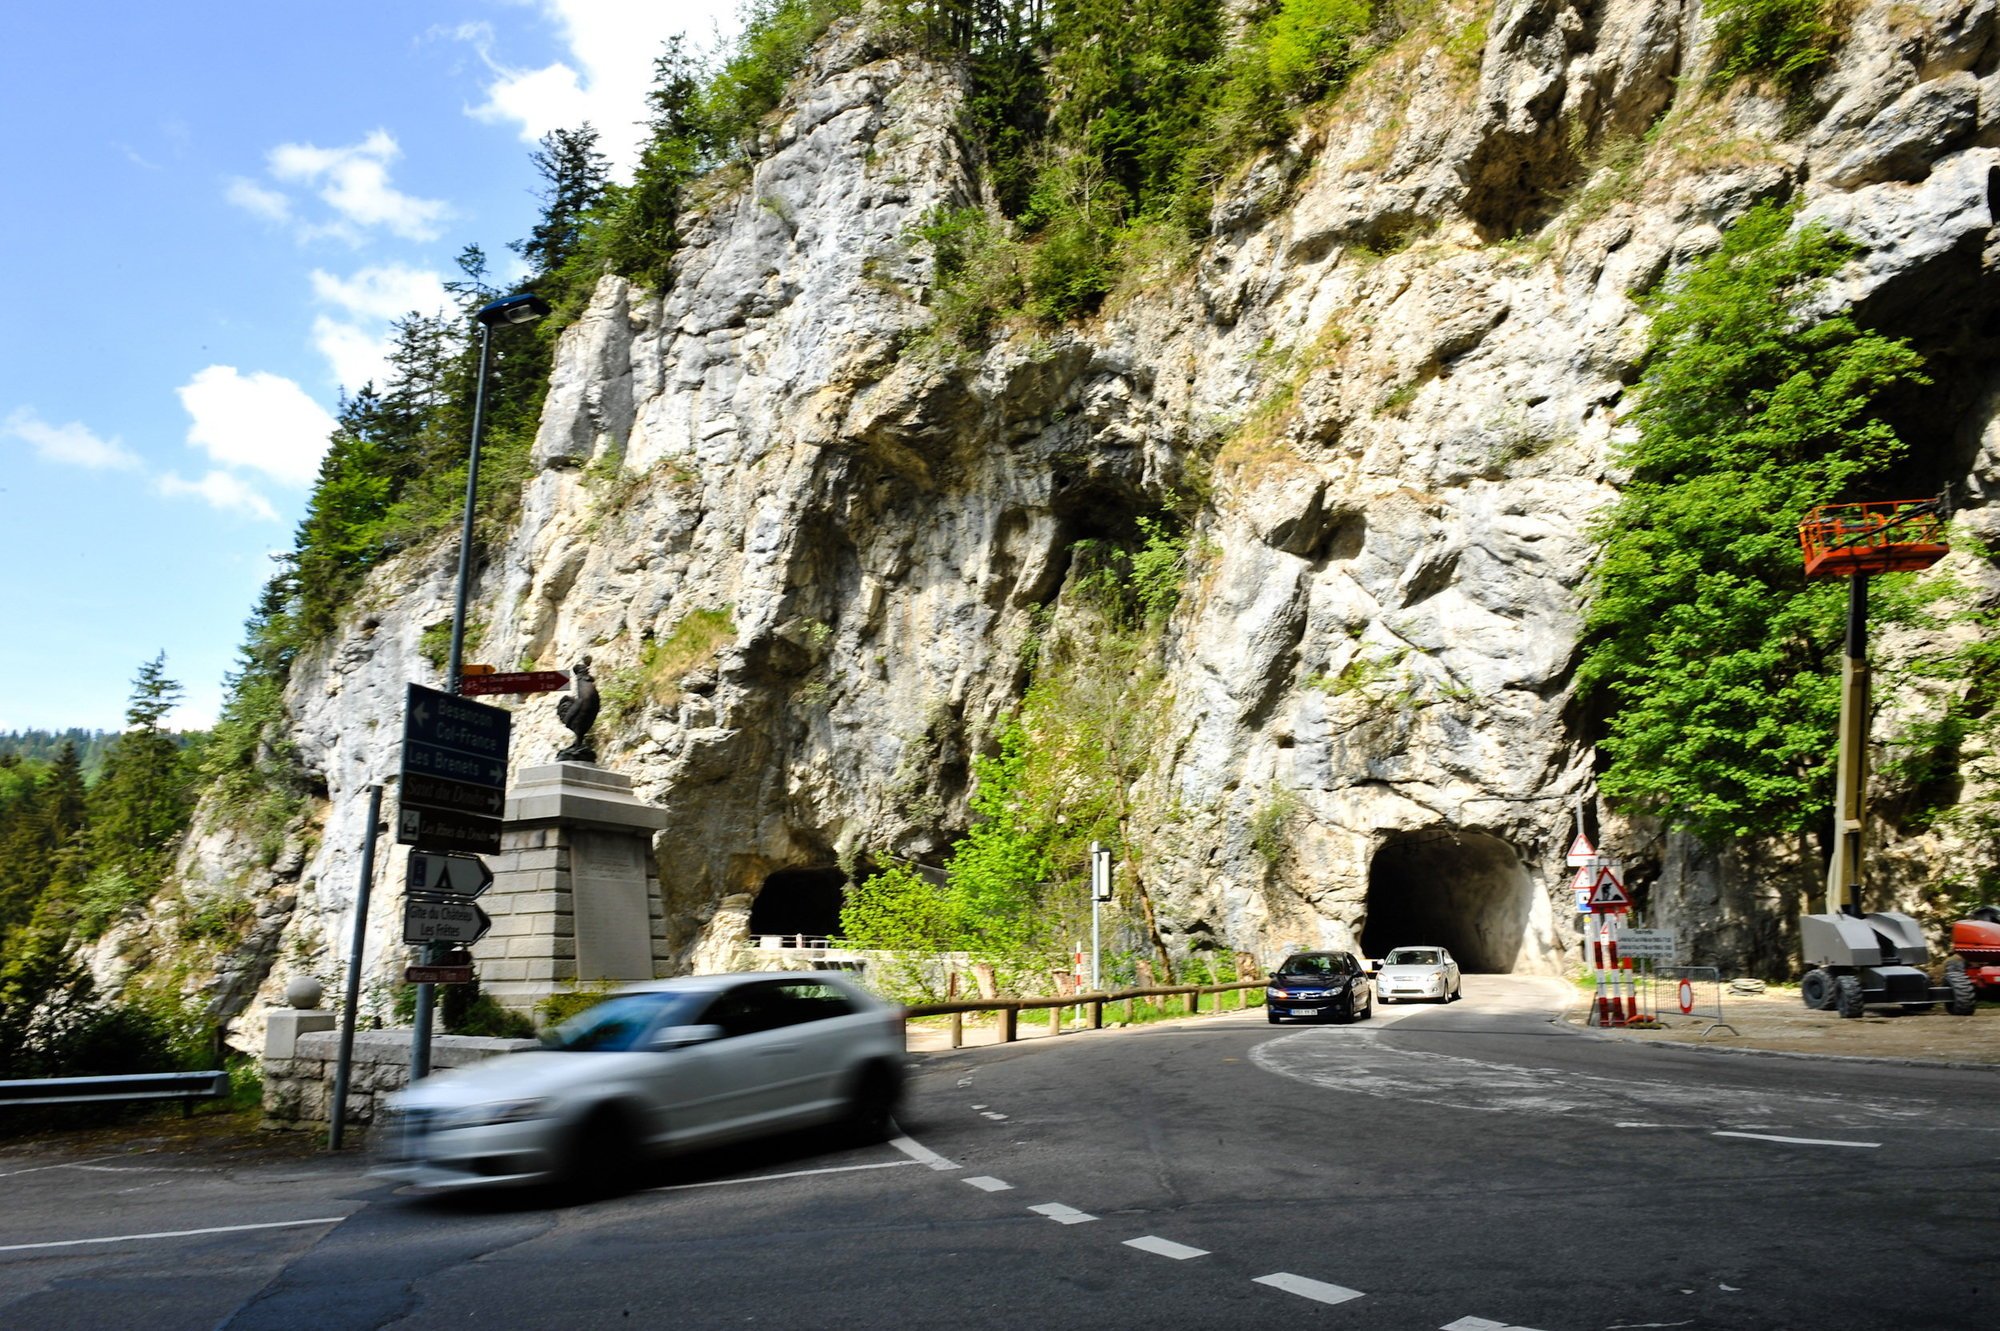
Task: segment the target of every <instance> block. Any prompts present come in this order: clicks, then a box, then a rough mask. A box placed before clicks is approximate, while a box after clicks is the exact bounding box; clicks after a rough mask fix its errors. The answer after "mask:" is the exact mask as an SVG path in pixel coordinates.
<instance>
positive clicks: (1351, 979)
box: [1264, 952, 1375, 1025]
mask: <svg viewBox="0 0 2000 1331" xmlns="http://www.w3.org/2000/svg"><path fill="white" fill-rule="evenodd" d="M1374 1011H1375V998H1374V995H1373V994H1372V993H1370V992H1369V989H1368V972H1367V971H1365V970H1363V969H1362V968H1361V963H1360V962H1359V961H1356V960H1355V959H1354V954H1353V953H1351V952H1294V953H1293V954H1292V955H1291V956H1289V957H1286V958H1285V960H1284V962H1283V963H1282V964H1281V965H1279V967H1278V969H1277V970H1275V971H1273V972H1271V982H1270V984H1269V985H1268V986H1266V988H1265V990H1264V1015H1265V1016H1266V1017H1267V1018H1269V1019H1270V1021H1271V1023H1272V1024H1273V1025H1275V1024H1277V1023H1278V1022H1280V1021H1282V1020H1284V1019H1285V1018H1287V1017H1299V1018H1306V1019H1310V1020H1313V1021H1326V1020H1329V1019H1332V1018H1338V1019H1339V1020H1341V1021H1366V1020H1367V1019H1368V1018H1369V1017H1370V1016H1371V1015H1372V1014H1373V1013H1374Z"/></svg>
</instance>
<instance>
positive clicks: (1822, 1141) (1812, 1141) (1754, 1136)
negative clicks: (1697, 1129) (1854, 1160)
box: [1708, 1132, 1882, 1150]
mask: <svg viewBox="0 0 2000 1331" xmlns="http://www.w3.org/2000/svg"><path fill="white" fill-rule="evenodd" d="M1708 1135H1709V1136H1711V1137H1748V1138H1750V1139H1751V1140H1752V1141H1760V1142H1789V1143H1790V1144H1791V1145H1793V1146H1860V1147H1864V1148H1866V1149H1868V1150H1873V1149H1875V1148H1876V1147H1878V1146H1880V1145H1881V1144H1882V1143H1881V1142H1844V1141H1835V1140H1833V1139H1831V1138H1828V1137H1779V1136H1776V1135H1774V1134H1772V1133H1769V1132H1711V1133H1709V1134H1708Z"/></svg>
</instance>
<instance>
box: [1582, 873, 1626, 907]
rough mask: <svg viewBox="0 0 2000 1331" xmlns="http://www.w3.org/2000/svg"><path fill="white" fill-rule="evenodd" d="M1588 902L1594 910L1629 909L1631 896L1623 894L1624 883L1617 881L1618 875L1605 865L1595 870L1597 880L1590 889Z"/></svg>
mask: <svg viewBox="0 0 2000 1331" xmlns="http://www.w3.org/2000/svg"><path fill="white" fill-rule="evenodd" d="M1590 904H1591V906H1592V908H1593V909H1596V910H1629V909H1631V906H1632V898H1631V897H1629V896H1627V895H1625V884H1623V883H1621V882H1619V881H1618V875H1617V874H1615V873H1613V872H1611V869H1610V867H1609V866H1608V865H1607V866H1606V867H1605V868H1602V869H1599V870H1598V871H1597V882H1596V883H1595V884H1593V885H1592V887H1591V889H1590Z"/></svg>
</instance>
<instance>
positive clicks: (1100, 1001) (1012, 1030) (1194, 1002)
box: [903, 979, 1270, 1049]
mask: <svg viewBox="0 0 2000 1331" xmlns="http://www.w3.org/2000/svg"><path fill="white" fill-rule="evenodd" d="M1269 983H1270V981H1269V980H1267V979H1257V980H1232V981H1231V982H1229V983H1228V984H1167V985H1156V986H1152V987H1150V988H1142V989H1112V990H1093V991H1091V992H1089V993H1083V994H1065V995H1061V996H1055V997H1042V998H975V999H961V1000H957V1001H954V1002H949V1003H914V1004H911V1005H910V1006H909V1007H906V1008H904V1009H903V1016H904V1018H905V1019H908V1018H911V1017H944V1016H949V1017H950V1018H951V1047H952V1048H953V1049H958V1048H961V1047H962V1046H963V1045H964V1042H965V1014H966V1013H968V1012H998V1013H999V1014H1000V1043H1002V1044H1012V1043H1013V1042H1014V1040H1015V1039H1016V1038H1017V1036H1018V1034H1019V1029H1018V1028H1019V1025H1020V1018H1021V1014H1022V1013H1023V1012H1033V1011H1038V1010H1041V1009H1044V1008H1045V1009H1047V1010H1048V1014H1049V1034H1051V1035H1058V1034H1061V1032H1062V1014H1063V1009H1064V1008H1084V1007H1087V1008H1089V1009H1090V1029H1091V1030H1093V1031H1094V1030H1100V1029H1102V1028H1103V1026H1104V1007H1105V1004H1107V1003H1123V1004H1124V1005H1125V1020H1126V1021H1130V1020H1132V1001H1133V1000H1134V999H1137V998H1170V997H1172V996H1174V995H1176V994H1179V995H1182V996H1184V997H1185V999H1186V1002H1187V1010H1188V1015H1189V1016H1194V1015H1195V1014H1197V1013H1199V1012H1200V1011H1201V999H1202V995H1203V994H1212V995H1215V997H1216V1003H1215V1008H1216V1010H1218V1011H1219V1010H1221V1006H1222V997H1221V996H1222V995H1224V994H1232V993H1235V994H1241V995H1242V998H1241V999H1240V1000H1239V1001H1238V1003H1237V1005H1236V1006H1237V1009H1238V1010H1239V1011H1241V1010H1243V1009H1246V1008H1249V1007H1251V1006H1252V1004H1251V1002H1250V991H1251V990H1253V989H1255V990H1258V991H1260V992H1259V996H1258V997H1259V1002H1260V1003H1261V1001H1262V993H1261V991H1262V990H1263V988H1264V986H1265V985H1267V984H1269Z"/></svg>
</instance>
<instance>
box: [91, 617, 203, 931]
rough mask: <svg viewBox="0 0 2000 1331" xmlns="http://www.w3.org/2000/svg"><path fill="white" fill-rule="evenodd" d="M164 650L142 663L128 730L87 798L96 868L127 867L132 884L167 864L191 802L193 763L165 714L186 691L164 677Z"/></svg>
mask: <svg viewBox="0 0 2000 1331" xmlns="http://www.w3.org/2000/svg"><path fill="white" fill-rule="evenodd" d="M166 667H167V658H166V653H164V652H162V653H161V654H160V655H158V656H156V657H154V658H153V659H152V660H151V661H148V662H146V663H145V664H144V665H142V666H140V667H139V674H138V677H137V678H136V679H134V680H133V681H132V700H131V703H130V705H128V706H127V708H126V709H125V722H126V727H127V728H126V731H125V733H124V734H122V735H120V736H119V737H118V740H117V742H116V743H115V744H113V745H112V749H111V754H110V757H109V758H108V759H107V760H106V761H105V764H104V775H103V777H102V778H101V779H99V781H98V783H97V785H96V787H95V788H94V789H93V790H92V791H91V792H90V798H89V847H90V857H91V868H92V871H93V872H94V873H95V872H102V871H105V870H112V871H119V872H123V873H124V874H125V875H126V876H127V877H128V878H129V879H131V881H132V882H133V884H134V887H135V890H145V891H146V892H147V895H150V889H151V888H152V887H153V886H154V885H156V884H157V881H158V879H159V877H160V875H161V874H162V873H163V872H164V870H165V868H166V858H167V856H168V855H169V853H170V852H171V851H172V849H173V845H174V842H175V841H176V840H177V839H178V838H179V837H180V834H181V833H182V831H184V830H185V829H186V827H187V820H188V815H189V813H190V811H191V810H192V808H193V794H192V789H191V784H190V780H189V777H190V772H189V771H188V766H187V764H186V763H184V762H183V761H182V758H181V746H180V744H179V742H178V741H177V740H176V739H175V737H174V735H173V733H172V732H170V731H169V730H167V729H166V728H165V725H164V722H165V720H166V717H167V715H168V713H170V712H172V711H173V709H174V707H175V705H176V704H178V703H179V701H180V697H181V686H180V685H179V684H178V683H177V682H175V681H174V680H172V679H169V678H168V677H167V673H166Z"/></svg>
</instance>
